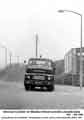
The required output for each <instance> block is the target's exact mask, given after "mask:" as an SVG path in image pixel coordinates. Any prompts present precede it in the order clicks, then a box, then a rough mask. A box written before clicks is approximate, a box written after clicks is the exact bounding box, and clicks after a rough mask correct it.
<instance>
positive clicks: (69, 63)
mask: <svg viewBox="0 0 84 120" xmlns="http://www.w3.org/2000/svg"><path fill="white" fill-rule="evenodd" d="M82 56H83V57H82V58H83V59H82V64H83V73H84V48H82ZM64 71H65V73H71V74H79V72H80V48H72V49H71V50H70V51H68V52H67V53H66V54H65V57H64Z"/></svg>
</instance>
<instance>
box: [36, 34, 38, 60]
mask: <svg viewBox="0 0 84 120" xmlns="http://www.w3.org/2000/svg"><path fill="white" fill-rule="evenodd" d="M37 57H38V34H36V58H37Z"/></svg>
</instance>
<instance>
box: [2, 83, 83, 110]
mask: <svg viewBox="0 0 84 120" xmlns="http://www.w3.org/2000/svg"><path fill="white" fill-rule="evenodd" d="M66 108H67V109H70V108H73V109H76V108H84V88H83V90H82V91H80V89H79V87H71V86H60V85H55V90H54V91H53V92H48V91H39V90H38V91H37V90H33V91H25V89H24V86H23V83H21V82H18V83H16V82H5V81H4V82H3V81H0V109H66Z"/></svg>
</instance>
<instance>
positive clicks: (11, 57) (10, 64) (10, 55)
mask: <svg viewBox="0 0 84 120" xmlns="http://www.w3.org/2000/svg"><path fill="white" fill-rule="evenodd" d="M11 58H12V53H11V52H10V66H11Z"/></svg>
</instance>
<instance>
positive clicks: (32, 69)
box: [24, 58, 55, 91]
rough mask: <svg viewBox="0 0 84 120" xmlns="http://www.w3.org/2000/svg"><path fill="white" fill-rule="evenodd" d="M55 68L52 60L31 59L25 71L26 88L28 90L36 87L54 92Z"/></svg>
mask: <svg viewBox="0 0 84 120" xmlns="http://www.w3.org/2000/svg"><path fill="white" fill-rule="evenodd" d="M54 74H55V66H54V63H53V61H52V60H50V59H44V58H30V59H29V61H28V64H27V65H26V69H25V77H24V87H25V89H26V90H29V89H33V88H34V87H40V88H46V89H48V90H49V91H53V90H54Z"/></svg>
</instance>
